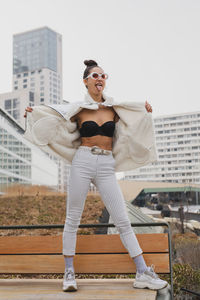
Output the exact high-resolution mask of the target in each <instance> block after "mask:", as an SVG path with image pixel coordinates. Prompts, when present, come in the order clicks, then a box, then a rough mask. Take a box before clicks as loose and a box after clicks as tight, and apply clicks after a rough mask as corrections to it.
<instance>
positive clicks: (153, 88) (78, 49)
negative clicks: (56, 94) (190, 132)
mask: <svg viewBox="0 0 200 300" xmlns="http://www.w3.org/2000/svg"><path fill="white" fill-rule="evenodd" d="M42 26H48V27H50V28H51V29H53V30H55V31H57V32H59V33H60V34H61V35H62V38H63V98H64V99H66V100H68V101H76V100H79V99H82V97H83V95H84V93H85V88H84V86H83V84H82V74H83V71H84V65H83V61H84V60H85V59H95V60H97V62H98V63H99V65H100V66H101V67H102V68H103V69H104V71H105V72H107V73H108V74H109V75H110V78H109V80H108V82H107V88H106V93H107V94H108V95H110V96H113V97H115V98H117V99H120V100H122V101H123V100H124V101H145V100H148V101H149V102H150V103H151V104H152V106H153V109H154V116H158V115H164V114H172V113H180V112H188V111H197V110H200V84H199V81H200V0H138V1H136V0H101V1H94V0H84V1H83V0H33V1H32V0H17V1H16V0H6V1H2V3H1V8H0V36H1V55H0V66H1V68H0V82H1V84H0V93H4V92H8V91H11V87H12V84H11V83H12V36H13V34H15V33H20V32H24V31H27V30H32V29H35V28H38V27H42Z"/></svg>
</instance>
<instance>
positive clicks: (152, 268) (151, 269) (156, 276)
mask: <svg viewBox="0 0 200 300" xmlns="http://www.w3.org/2000/svg"><path fill="white" fill-rule="evenodd" d="M154 269H155V266H154V265H151V267H149V269H148V273H150V275H151V277H153V278H155V279H157V278H158V275H157V274H156V273H155V271H154Z"/></svg>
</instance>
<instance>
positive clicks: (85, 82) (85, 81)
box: [83, 79, 88, 88]
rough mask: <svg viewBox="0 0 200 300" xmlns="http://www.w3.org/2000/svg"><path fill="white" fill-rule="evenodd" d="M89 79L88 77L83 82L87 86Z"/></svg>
mask: <svg viewBox="0 0 200 300" xmlns="http://www.w3.org/2000/svg"><path fill="white" fill-rule="evenodd" d="M87 81H88V80H87V79H83V83H84V84H85V86H86V88H88V86H87Z"/></svg>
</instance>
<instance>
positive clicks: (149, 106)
mask: <svg viewBox="0 0 200 300" xmlns="http://www.w3.org/2000/svg"><path fill="white" fill-rule="evenodd" d="M145 108H146V110H147V112H151V113H152V107H151V105H150V104H149V103H148V102H147V101H146V102H145Z"/></svg>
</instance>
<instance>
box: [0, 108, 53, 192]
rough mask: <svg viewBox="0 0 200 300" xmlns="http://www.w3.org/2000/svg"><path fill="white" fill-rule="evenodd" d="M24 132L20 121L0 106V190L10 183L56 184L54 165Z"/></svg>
mask: <svg viewBox="0 0 200 300" xmlns="http://www.w3.org/2000/svg"><path fill="white" fill-rule="evenodd" d="M23 133H24V130H23V128H22V127H21V126H20V125H19V123H17V122H16V121H15V119H14V118H13V117H11V116H10V115H9V114H7V112H6V111H5V110H3V109H0V190H2V189H3V188H6V187H7V186H8V185H10V184H13V183H20V184H39V185H47V186H51V187H54V188H57V185H58V168H57V165H56V164H55V163H54V162H53V161H52V160H51V159H50V158H49V157H48V156H47V155H45V153H44V152H43V151H41V150H40V149H39V148H38V147H35V146H34V145H32V144H31V143H29V142H28V141H27V140H25V139H24V138H23Z"/></svg>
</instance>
